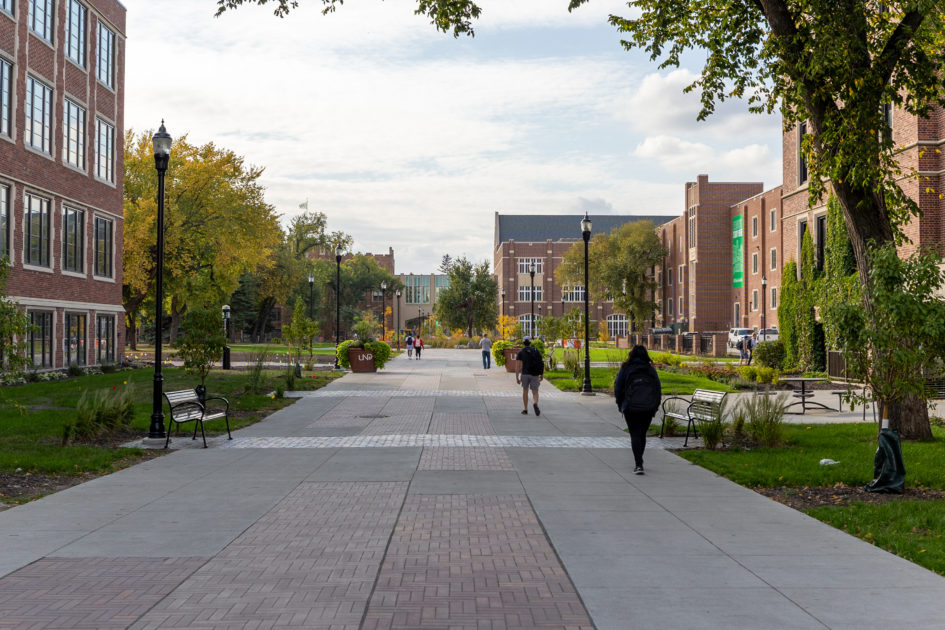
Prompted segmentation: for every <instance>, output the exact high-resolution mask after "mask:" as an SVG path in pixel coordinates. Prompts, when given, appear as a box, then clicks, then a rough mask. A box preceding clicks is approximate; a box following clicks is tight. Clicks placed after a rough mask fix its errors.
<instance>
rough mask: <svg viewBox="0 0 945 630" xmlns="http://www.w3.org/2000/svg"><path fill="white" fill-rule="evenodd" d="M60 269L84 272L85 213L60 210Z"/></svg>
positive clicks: (76, 210) (64, 208)
mask: <svg viewBox="0 0 945 630" xmlns="http://www.w3.org/2000/svg"><path fill="white" fill-rule="evenodd" d="M62 268H63V270H64V271H74V272H76V273H82V272H83V271H85V211H84V210H79V209H77V208H70V207H68V206H63V208H62Z"/></svg>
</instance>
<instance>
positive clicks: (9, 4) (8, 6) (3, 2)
mask: <svg viewBox="0 0 945 630" xmlns="http://www.w3.org/2000/svg"><path fill="white" fill-rule="evenodd" d="M0 11H6V12H7V13H9V14H10V15H13V0H0Z"/></svg>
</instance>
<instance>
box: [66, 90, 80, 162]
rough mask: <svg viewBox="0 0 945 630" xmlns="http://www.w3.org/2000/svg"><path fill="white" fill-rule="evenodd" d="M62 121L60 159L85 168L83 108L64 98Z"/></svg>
mask: <svg viewBox="0 0 945 630" xmlns="http://www.w3.org/2000/svg"><path fill="white" fill-rule="evenodd" d="M63 114H64V116H65V120H64V121H62V159H63V161H64V162H66V163H67V164H71V165H72V166H74V167H76V168H81V169H84V168H85V109H84V108H82V107H80V106H79V105H76V104H75V103H73V102H72V101H70V100H69V99H65V106H64V107H63Z"/></svg>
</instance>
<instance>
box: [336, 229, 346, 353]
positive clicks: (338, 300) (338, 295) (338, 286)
mask: <svg viewBox="0 0 945 630" xmlns="http://www.w3.org/2000/svg"><path fill="white" fill-rule="evenodd" d="M343 253H344V249H342V247H341V245H336V246H335V369H336V370H338V369H341V365H340V364H339V363H338V346H339V345H341V336H340V335H341V256H342V254H343Z"/></svg>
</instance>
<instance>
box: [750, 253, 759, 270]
mask: <svg viewBox="0 0 945 630" xmlns="http://www.w3.org/2000/svg"><path fill="white" fill-rule="evenodd" d="M751 272H752V273H758V252H754V253H752V255H751Z"/></svg>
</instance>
